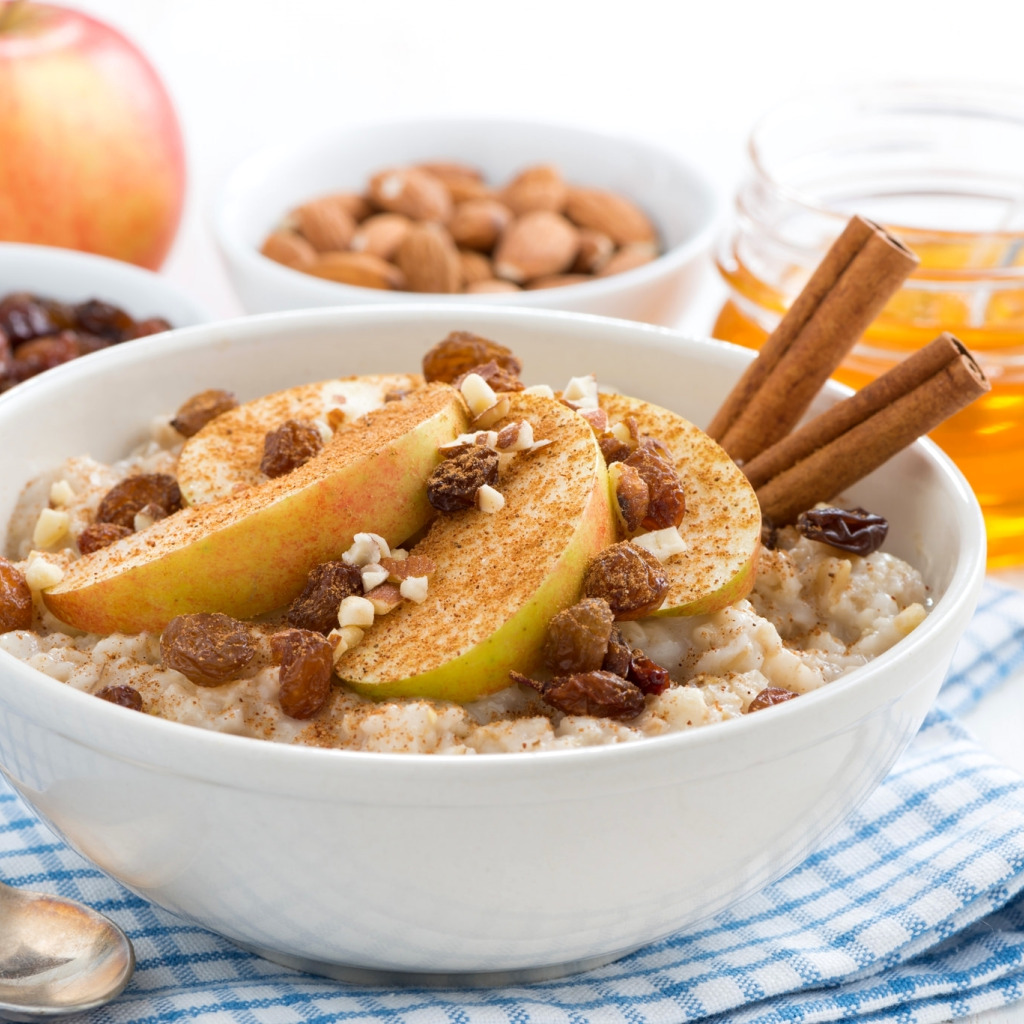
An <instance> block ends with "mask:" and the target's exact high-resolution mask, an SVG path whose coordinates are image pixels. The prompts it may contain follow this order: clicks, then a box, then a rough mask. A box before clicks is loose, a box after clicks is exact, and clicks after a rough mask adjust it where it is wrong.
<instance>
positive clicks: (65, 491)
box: [50, 480, 75, 508]
mask: <svg viewBox="0 0 1024 1024" xmlns="http://www.w3.org/2000/svg"><path fill="white" fill-rule="evenodd" d="M74 500H75V492H74V489H73V488H72V486H71V484H69V483H68V482H67V480H57V481H55V482H54V483H52V484H51V485H50V504H51V505H54V506H55V507H56V508H64V507H65V506H67V505H70V504H71V503H72V502H73V501H74Z"/></svg>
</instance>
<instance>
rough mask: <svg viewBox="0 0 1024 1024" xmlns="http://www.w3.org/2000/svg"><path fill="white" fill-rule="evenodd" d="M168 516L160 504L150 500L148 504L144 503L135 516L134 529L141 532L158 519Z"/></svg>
mask: <svg viewBox="0 0 1024 1024" xmlns="http://www.w3.org/2000/svg"><path fill="white" fill-rule="evenodd" d="M166 518H167V513H166V512H165V511H164V510H163V509H162V508H161V507H160V506H159V505H157V504H155V503H154V502H150V503H149V504H148V505H143V506H142V508H140V509H139V511H138V512H136V513H135V518H134V519H133V520H132V529H133V530H134V531H135V532H136V533H139V532H140V531H142V530H146V529H149V527H151V526H152V525H153V524H154V523H155V522H156V521H157V520H158V519H166Z"/></svg>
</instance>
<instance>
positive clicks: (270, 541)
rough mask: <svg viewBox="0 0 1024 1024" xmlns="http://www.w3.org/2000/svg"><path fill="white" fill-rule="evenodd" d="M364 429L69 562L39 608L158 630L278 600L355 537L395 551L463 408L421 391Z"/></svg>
mask: <svg viewBox="0 0 1024 1024" xmlns="http://www.w3.org/2000/svg"><path fill="white" fill-rule="evenodd" d="M399 405H401V406H403V407H404V408H399ZM372 423H373V436H372V438H371V439H367V437H366V433H365V432H361V433H355V432H353V433H352V434H349V435H346V434H345V433H342V434H338V435H336V436H335V438H334V439H333V440H332V441H331V442H329V443H328V444H327V445H326V446H325V447H324V449H323V450H322V451H321V452H320V453H319V454H318V455H317V456H315V457H314V458H313V459H311V460H310V461H309V462H307V463H306V464H305V465H303V466H300V467H299V468H298V469H296V470H294V471H293V472H291V473H289V474H288V475H287V476H283V477H278V478H277V479H274V480H269V481H267V482H266V483H263V484H259V485H256V486H254V487H251V488H248V489H247V490H245V491H241V492H239V493H238V494H234V495H231V496H230V497H228V498H225V499H222V500H221V501H217V502H213V503H210V504H207V505H201V506H198V507H195V508H185V509H182V510H181V511H180V512H177V513H175V514H174V515H172V516H168V517H167V518H166V519H162V520H159V521H158V522H156V523H154V524H153V525H152V526H151V527H149V529H147V530H145V531H143V532H142V533H136V534H132V535H130V536H128V537H125V538H123V539H122V540H119V541H116V542H115V543H114V544H112V545H110V546H109V547H106V548H101V549H100V550H99V551H96V552H93V553H92V554H91V555H87V556H85V557H84V558H81V559H79V560H78V561H77V562H75V563H73V564H72V566H71V567H70V569H69V571H68V573H67V574H66V575H65V577H64V579H63V580H62V581H61V582H60V583H59V584H57V585H56V586H55V587H52V588H50V589H49V590H48V591H46V592H45V593H44V594H43V600H44V602H45V603H46V606H47V608H49V610H50V611H51V612H52V613H53V614H54V615H55V616H56V617H57V618H58V619H60V620H61V621H62V622H65V623H67V624H69V625H71V626H73V627H75V628H76V629H81V630H83V631H86V632H91V633H100V634H109V633H117V632H119V633H138V632H142V631H144V630H152V631H160V630H162V629H163V627H164V626H165V625H166V624H167V623H168V622H169V621H170V620H171V619H172V618H173V617H174V616H175V615H180V614H185V613H191V612H203V611H207V612H208V611H219V612H224V613H226V614H228V615H233V616H235V617H237V618H252V617H254V616H257V615H261V614H263V613H265V612H268V611H271V610H273V609H275V608H280V607H282V606H284V605H286V604H288V602H289V601H291V599H292V598H293V597H294V596H295V595H296V594H297V593H298V592H299V591H300V590H301V589H302V586H303V585H304V583H305V581H306V576H307V574H308V572H309V570H310V569H312V568H313V566H315V565H317V564H319V563H321V562H325V561H329V560H330V559H333V558H339V557H340V556H341V554H342V552H344V551H345V550H346V549H347V548H348V547H349V546H350V544H351V542H352V538H353V535H354V534H356V533H359V532H366V531H371V532H374V533H379V534H380V535H381V536H383V537H384V538H385V539H387V540H388V541H389V543H393V544H399V543H401V542H402V541H404V540H405V539H406V538H408V537H409V536H411V535H412V534H414V533H416V532H417V531H418V530H419V529H421V528H422V527H423V526H424V525H426V523H428V522H429V521H430V519H431V518H432V516H433V514H434V513H433V510H432V509H431V508H430V506H429V503H428V502H427V499H426V493H425V487H424V483H425V481H426V479H427V477H428V476H429V475H430V472H431V470H432V469H433V467H434V466H435V465H436V464H437V462H438V461H440V458H441V454H440V452H439V451H438V446H439V445H440V444H443V443H444V442H446V441H449V440H451V439H452V438H453V437H455V436H457V435H458V434H459V433H461V432H462V431H464V430H465V429H466V418H465V406H464V403H463V401H462V399H461V397H460V396H459V395H458V393H457V392H456V391H455V390H454V389H452V388H450V387H448V386H447V385H431V386H429V387H426V388H423V389H422V390H421V391H419V392H417V395H416V397H415V398H411V399H410V401H409V402H408V403H395V405H393V406H392V407H390V408H385V409H383V410H380V411H379V412H377V413H374V414H373V417H372Z"/></svg>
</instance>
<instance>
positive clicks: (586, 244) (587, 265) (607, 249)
mask: <svg viewBox="0 0 1024 1024" xmlns="http://www.w3.org/2000/svg"><path fill="white" fill-rule="evenodd" d="M613 252H615V243H614V242H613V241H612V240H611V238H609V237H608V235H606V234H605V233H604V232H603V231H595V230H594V229H593V228H580V251H579V252H578V253H576V262H575V263H573V265H572V269H573V272H574V273H578V274H596V273H597V272H598V271H599V270H600V269H601V268H602V267H603V266H604V265H605V264H606V263H607V262H608V260H610V259H611V256H612V253H613Z"/></svg>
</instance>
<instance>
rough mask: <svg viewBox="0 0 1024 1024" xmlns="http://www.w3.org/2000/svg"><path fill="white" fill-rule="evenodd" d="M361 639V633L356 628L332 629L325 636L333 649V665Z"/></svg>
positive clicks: (342, 627)
mask: <svg viewBox="0 0 1024 1024" xmlns="http://www.w3.org/2000/svg"><path fill="white" fill-rule="evenodd" d="M362 639H363V631H362V630H361V629H360V628H359V627H358V626H341V627H339V628H338V629H332V630H331V631H330V633H328V634H327V642H328V643H330V644H332V645H333V648H334V655H333V661H334V664H337V663H338V661H339V660H340V659H341V656H342V655H343V654H344V653H345V652H346V651H350V650H352V648H353V647H355V646H356V645H357V644H358V643H359V642H360V641H361V640H362Z"/></svg>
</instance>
